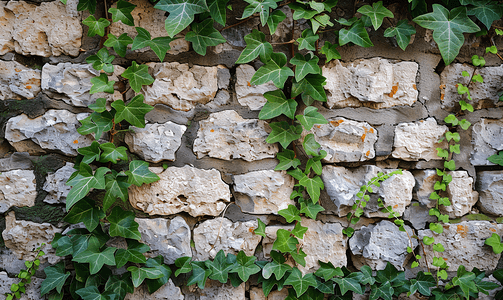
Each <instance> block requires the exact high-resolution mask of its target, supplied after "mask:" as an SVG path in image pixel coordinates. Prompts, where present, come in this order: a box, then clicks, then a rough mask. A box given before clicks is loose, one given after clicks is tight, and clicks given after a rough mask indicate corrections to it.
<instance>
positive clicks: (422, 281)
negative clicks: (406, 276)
mask: <svg viewBox="0 0 503 300" xmlns="http://www.w3.org/2000/svg"><path fill="white" fill-rule="evenodd" d="M410 283H411V285H410V294H411V295H412V294H414V293H415V292H416V291H418V292H419V293H421V294H423V295H425V296H430V295H431V291H430V288H432V287H434V286H436V285H437V282H436V281H435V278H433V276H432V275H431V274H428V275H426V274H424V272H422V271H419V273H418V274H417V277H416V279H411V280H410Z"/></svg>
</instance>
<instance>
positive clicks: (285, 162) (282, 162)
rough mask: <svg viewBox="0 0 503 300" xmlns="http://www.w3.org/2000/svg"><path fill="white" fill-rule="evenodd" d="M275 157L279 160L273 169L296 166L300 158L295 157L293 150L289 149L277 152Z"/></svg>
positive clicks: (285, 168)
mask: <svg viewBox="0 0 503 300" xmlns="http://www.w3.org/2000/svg"><path fill="white" fill-rule="evenodd" d="M276 158H277V159H278V160H279V164H278V165H277V166H276V168H274V170H275V171H279V170H288V169H290V168H297V167H298V166H299V165H300V160H299V159H298V158H295V152H294V151H292V150H289V149H284V150H283V151H282V152H280V153H278V154H277V155H276Z"/></svg>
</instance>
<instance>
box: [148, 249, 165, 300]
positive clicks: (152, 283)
mask: <svg viewBox="0 0 503 300" xmlns="http://www.w3.org/2000/svg"><path fill="white" fill-rule="evenodd" d="M163 262H164V257H163V256H162V255H158V256H156V257H154V258H149V259H147V262H146V263H145V267H148V268H155V269H157V270H159V271H161V272H162V274H163V276H162V277H160V278H155V279H150V278H147V279H145V283H146V284H147V288H148V292H149V293H151V294H152V293H154V292H155V291H157V290H158V289H159V288H160V287H162V286H163V285H165V284H166V283H167V282H168V280H169V277H170V276H171V269H170V268H169V266H167V265H165V264H164V263H163Z"/></svg>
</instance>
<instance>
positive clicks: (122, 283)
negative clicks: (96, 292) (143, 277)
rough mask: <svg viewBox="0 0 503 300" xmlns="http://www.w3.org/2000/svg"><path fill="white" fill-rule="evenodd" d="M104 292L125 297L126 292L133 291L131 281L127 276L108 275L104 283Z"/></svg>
mask: <svg viewBox="0 0 503 300" xmlns="http://www.w3.org/2000/svg"><path fill="white" fill-rule="evenodd" d="M105 292H109V293H112V294H117V295H119V298H120V299H122V298H121V297H125V296H126V294H127V293H131V294H132V293H134V287H133V282H132V281H131V279H130V278H128V277H127V276H121V277H119V276H110V277H108V280H107V283H106V284H105Z"/></svg>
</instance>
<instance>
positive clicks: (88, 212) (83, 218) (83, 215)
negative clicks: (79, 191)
mask: <svg viewBox="0 0 503 300" xmlns="http://www.w3.org/2000/svg"><path fill="white" fill-rule="evenodd" d="M103 218H105V212H103V210H101V209H100V208H99V207H96V206H95V204H94V200H92V199H90V198H87V197H84V198H83V199H82V201H79V202H77V204H75V205H74V206H73V207H72V209H71V210H70V211H69V212H68V214H67V215H66V216H65V218H64V219H63V220H64V221H65V222H68V223H70V224H77V223H80V222H84V225H86V228H87V230H89V231H93V230H94V229H95V228H96V227H97V226H98V224H99V223H100V219H103Z"/></svg>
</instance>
